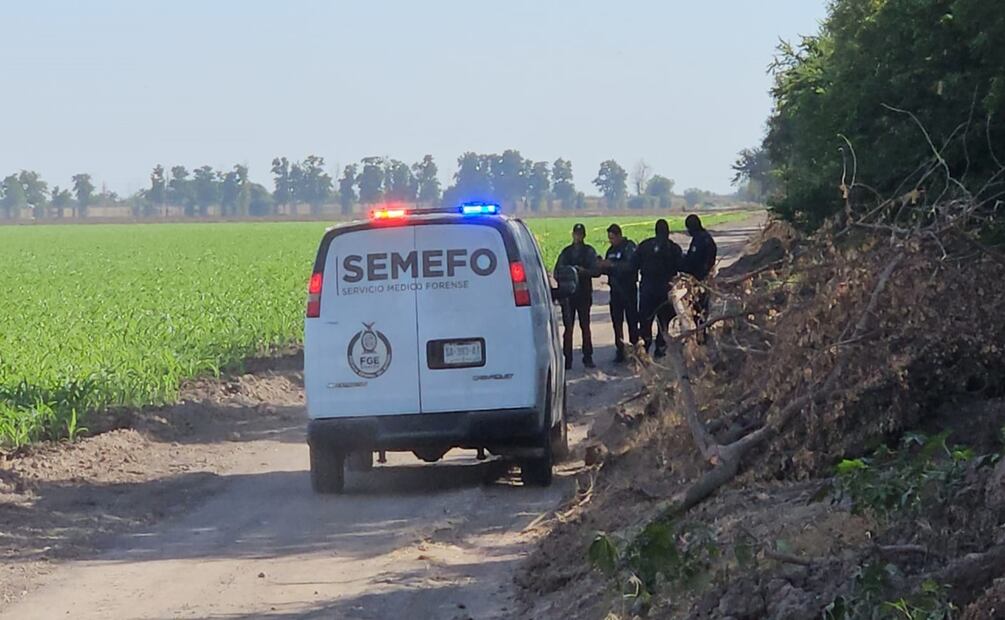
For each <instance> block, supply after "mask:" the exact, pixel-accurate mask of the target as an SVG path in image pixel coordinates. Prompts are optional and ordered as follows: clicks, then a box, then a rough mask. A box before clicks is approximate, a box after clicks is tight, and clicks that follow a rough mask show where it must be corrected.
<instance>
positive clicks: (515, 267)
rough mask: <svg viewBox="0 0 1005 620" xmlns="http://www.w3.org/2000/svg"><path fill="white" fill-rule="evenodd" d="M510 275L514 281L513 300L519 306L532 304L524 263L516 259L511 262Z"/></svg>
mask: <svg viewBox="0 0 1005 620" xmlns="http://www.w3.org/2000/svg"><path fill="white" fill-rule="evenodd" d="M509 276H510V279H511V280H512V281H513V302H514V303H516V305H517V306H529V305H530V287H528V286H527V270H526V269H524V268H523V263H521V262H520V261H514V262H512V263H510V264H509Z"/></svg>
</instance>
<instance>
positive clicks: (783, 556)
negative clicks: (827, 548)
mask: <svg viewBox="0 0 1005 620" xmlns="http://www.w3.org/2000/svg"><path fill="white" fill-rule="evenodd" d="M764 557H766V558H768V559H769V560H774V561H776V562H782V563H783V564H797V565H799V566H813V564H814V563H815V562H814V560H813V559H812V558H801V557H799V556H798V555H792V554H791V553H781V552H779V551H772V550H771V549H765V550H764Z"/></svg>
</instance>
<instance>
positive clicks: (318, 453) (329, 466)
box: [310, 445, 345, 494]
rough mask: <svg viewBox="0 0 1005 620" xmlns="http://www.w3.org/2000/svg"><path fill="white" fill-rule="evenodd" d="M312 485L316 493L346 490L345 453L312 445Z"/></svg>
mask: <svg viewBox="0 0 1005 620" xmlns="http://www.w3.org/2000/svg"><path fill="white" fill-rule="evenodd" d="M310 451H311V487H312V488H313V489H314V492H315V493H325V494H327V493H341V492H342V491H344V490H345V454H343V453H341V452H336V451H335V450H332V449H331V448H326V447H324V446H314V445H311V446H310Z"/></svg>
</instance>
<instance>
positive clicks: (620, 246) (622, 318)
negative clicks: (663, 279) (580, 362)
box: [600, 224, 639, 363]
mask: <svg viewBox="0 0 1005 620" xmlns="http://www.w3.org/2000/svg"><path fill="white" fill-rule="evenodd" d="M607 240H608V241H609V242H610V244H611V246H610V247H609V248H607V254H606V255H605V256H604V260H602V261H600V272H601V273H603V274H606V275H607V283H608V285H609V286H610V287H611V325H612V326H613V327H614V347H615V348H616V349H617V353H616V354H615V358H614V361H615V363H621V362H623V361H625V339H624V329H623V327H624V325H622V324H623V323H628V342H629V343H631V344H632V346H634V345H635V343H636V342H638V340H639V288H638V278H639V272H638V270H637V269H636V268H635V267H634V266H633V265H632V257H634V256H635V242H634V241H632V240H631V239H626V238H625V236H624V234H622V232H621V227H620V226H618V225H617V224H611V225H610V226H608V227H607Z"/></svg>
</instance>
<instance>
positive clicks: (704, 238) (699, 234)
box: [681, 214, 719, 344]
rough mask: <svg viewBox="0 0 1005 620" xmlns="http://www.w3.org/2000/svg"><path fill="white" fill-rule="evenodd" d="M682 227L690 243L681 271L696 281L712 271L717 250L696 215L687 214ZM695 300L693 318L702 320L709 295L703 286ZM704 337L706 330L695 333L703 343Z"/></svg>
mask: <svg viewBox="0 0 1005 620" xmlns="http://www.w3.org/2000/svg"><path fill="white" fill-rule="evenodd" d="M684 227H685V228H687V234H689V235H691V245H690V246H688V248H687V254H686V255H685V256H684V267H683V269H681V271H683V272H684V273H689V274H691V275H692V276H694V277H695V278H696V279H697V280H698V281H701V280H704V279H705V278H707V277H708V276H709V274H711V273H712V269H713V268H714V267H715V257H716V254H717V253H718V251H719V250H718V248H717V247H716V245H715V240H714V239H712V235H711V233H709V232H708V231H707V230H705V227H704V226H702V225H701V218H699V217H698V216H697V215H693V214H692V215H689V216H687V218H686V219H685V220H684ZM696 302H697V308H695V313H696V317H695V318H696V319H698V320H699V321H701V322H704V321H706V320H707V319H708V304H709V295H708V291H707V290H706V289H705V287H701V292H700V293H699V294H698V299H697V300H696ZM706 337H707V333H706V330H705V329H702V330H701V331H700V332H699V333H698V335H697V339H698V342H699V343H701V344H704V342H705V339H706Z"/></svg>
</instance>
